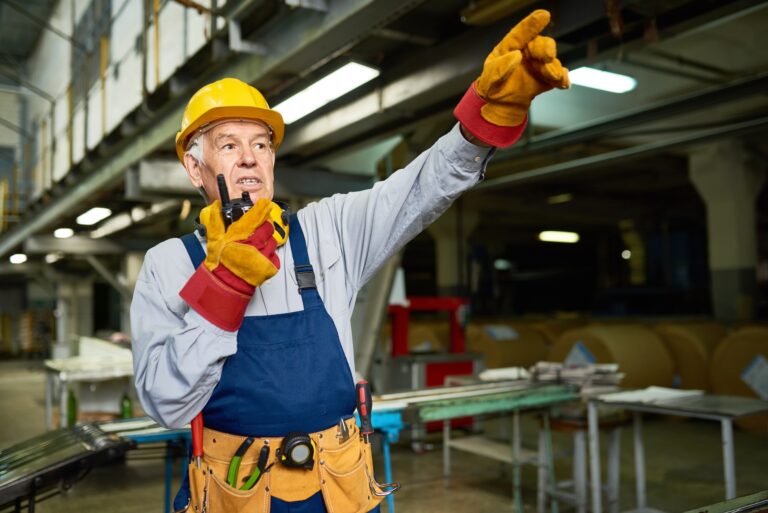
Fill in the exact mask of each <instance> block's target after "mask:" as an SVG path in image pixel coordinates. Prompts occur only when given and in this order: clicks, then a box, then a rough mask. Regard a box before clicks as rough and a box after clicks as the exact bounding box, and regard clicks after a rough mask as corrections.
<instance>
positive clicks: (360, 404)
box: [355, 379, 373, 442]
mask: <svg viewBox="0 0 768 513" xmlns="http://www.w3.org/2000/svg"><path fill="white" fill-rule="evenodd" d="M355 395H356V396H357V413H358V414H359V415H360V434H361V435H363V437H364V438H365V441H366V442H367V441H368V436H369V435H372V434H373V425H372V424H371V407H372V403H373V401H372V400H371V385H369V384H368V382H367V381H365V380H364V379H361V380H360V381H358V382H357V385H356V386H355Z"/></svg>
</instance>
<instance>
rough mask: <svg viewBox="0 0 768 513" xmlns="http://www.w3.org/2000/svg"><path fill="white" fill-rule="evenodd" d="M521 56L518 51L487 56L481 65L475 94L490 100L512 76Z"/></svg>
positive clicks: (521, 58)
mask: <svg viewBox="0 0 768 513" xmlns="http://www.w3.org/2000/svg"><path fill="white" fill-rule="evenodd" d="M522 60H523V54H522V53H521V52H520V51H519V50H514V51H512V52H509V53H506V54H504V55H501V56H498V57H493V56H490V55H489V56H488V58H487V59H486V60H485V64H484V65H483V73H482V74H481V75H480V78H479V79H478V80H477V92H478V93H479V94H480V96H482V97H483V98H490V97H492V96H493V94H494V93H495V92H497V90H498V89H499V88H500V87H501V86H502V85H503V84H504V83H505V82H506V81H507V80H508V79H509V77H511V76H512V74H513V73H514V72H515V70H516V69H517V67H518V66H519V65H520V62H521V61H522Z"/></svg>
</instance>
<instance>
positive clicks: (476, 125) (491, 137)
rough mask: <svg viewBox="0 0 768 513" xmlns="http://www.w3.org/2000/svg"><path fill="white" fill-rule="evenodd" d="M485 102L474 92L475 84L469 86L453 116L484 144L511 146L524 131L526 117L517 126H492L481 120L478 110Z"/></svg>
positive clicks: (500, 146)
mask: <svg viewBox="0 0 768 513" xmlns="http://www.w3.org/2000/svg"><path fill="white" fill-rule="evenodd" d="M486 103H488V102H486V101H485V100H483V99H482V98H480V95H479V94H477V91H476V90H475V83H474V82H473V83H472V85H470V86H469V89H467V92H466V93H464V97H463V98H462V99H461V101H460V102H459V104H458V105H456V108H455V109H453V115H454V116H456V119H458V120H459V121H460V122H461V124H462V125H464V128H466V129H467V130H469V131H470V132H471V133H472V135H474V136H475V137H477V138H478V139H479V140H481V141H482V142H484V143H485V144H490V145H491V146H495V147H497V148H506V147H507V146H512V145H513V144H514V143H515V142H516V141H517V140H518V139H520V136H521V135H523V132H524V131H525V125H527V124H528V116H526V117H525V120H524V121H523V122H522V123H520V124H519V125H517V126H500V125H494V124H493V123H490V122H488V121H486V120H485V118H483V116H482V115H481V114H480V109H481V108H482V107H483V105H485V104H486Z"/></svg>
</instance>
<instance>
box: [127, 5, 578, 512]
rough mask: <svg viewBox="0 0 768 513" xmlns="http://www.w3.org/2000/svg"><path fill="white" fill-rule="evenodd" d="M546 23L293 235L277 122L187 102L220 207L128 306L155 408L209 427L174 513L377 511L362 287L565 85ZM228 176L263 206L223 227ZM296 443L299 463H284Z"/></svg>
mask: <svg viewBox="0 0 768 513" xmlns="http://www.w3.org/2000/svg"><path fill="white" fill-rule="evenodd" d="M548 23H549V13H548V12H546V11H542V10H539V11H535V12H534V13H532V14H531V15H530V16H528V17H527V18H526V19H525V20H523V21H522V22H520V23H519V24H518V25H517V26H516V27H514V28H513V29H512V30H511V31H510V32H509V34H507V36H506V37H505V38H504V39H503V40H502V41H501V43H499V45H498V46H497V47H496V48H495V49H494V50H493V52H492V53H491V54H490V55H489V56H488V58H487V59H486V61H485V65H484V67H483V72H482V74H481V76H480V77H479V78H478V79H477V80H476V81H475V82H474V83H473V84H472V85H471V86H470V88H469V90H468V91H467V93H466V95H465V96H464V98H463V99H462V100H461V102H460V103H459V105H458V106H457V108H456V110H455V115H456V117H457V118H458V119H459V121H460V123H459V124H457V125H456V126H455V127H454V128H453V130H451V131H450V132H449V133H448V134H446V135H445V136H443V137H442V138H440V139H439V140H438V141H437V142H436V143H435V145H434V146H433V147H432V148H430V149H429V150H427V151H425V152H424V153H422V154H421V155H420V156H419V157H417V158H416V159H415V160H414V161H413V162H411V163H410V164H409V165H408V166H407V167H406V168H405V169H403V170H400V171H399V172H396V173H394V174H393V175H392V176H390V177H389V178H388V179H387V180H385V181H383V182H379V183H377V184H376V185H375V186H374V187H373V188H371V189H370V190H366V191H361V192H355V193H350V194H343V195H335V196H333V197H331V198H326V199H323V200H321V201H319V202H316V203H312V204H310V205H308V206H306V207H305V208H303V209H301V210H299V212H297V213H296V214H295V215H292V216H291V217H290V222H289V223H288V224H287V225H286V224H285V223H284V222H282V221H281V220H280V217H279V216H275V215H274V212H275V210H274V209H275V206H274V204H273V203H272V202H271V200H272V196H273V193H274V174H273V167H274V163H275V153H276V151H277V150H278V149H279V147H280V143H281V142H282V140H283V134H284V125H283V121H282V118H281V116H280V115H279V113H277V112H276V111H273V110H271V109H269V106H268V105H267V102H266V101H265V100H264V98H263V97H262V96H261V94H260V93H259V92H258V91H257V90H256V89H254V88H252V87H250V86H249V85H247V84H244V83H242V82H240V81H238V80H235V79H224V80H220V81H218V82H215V83H213V84H210V85H208V86H205V87H204V88H202V89H201V90H200V91H198V92H197V93H196V94H195V95H194V96H193V97H192V98H191V99H190V102H189V104H188V106H187V109H186V111H185V115H184V119H183V120H182V125H181V131H180V132H179V133H178V134H177V137H176V147H177V152H178V155H179V159H180V160H181V161H182V163H183V164H184V167H185V169H186V171H187V173H188V175H189V178H190V180H191V182H192V183H193V184H194V185H195V186H196V187H198V188H200V189H201V191H202V192H203V193H204V195H205V196H206V197H207V198H208V199H209V200H211V203H210V204H209V205H208V206H207V207H205V208H204V209H203V210H202V212H201V214H200V226H199V228H198V230H197V231H196V233H195V234H194V235H192V234H190V235H188V236H185V237H183V238H182V239H170V240H168V241H165V242H163V243H162V244H159V245H158V246H156V247H155V248H152V249H151V250H150V251H149V252H148V253H147V255H146V259H145V261H144V266H143V268H142V271H141V274H140V276H139V279H138V282H137V284H136V289H135V292H134V300H133V304H132V308H131V315H132V321H133V336H134V343H133V351H134V366H135V374H136V387H137V391H138V395H139V398H140V399H141V402H142V404H143V406H144V408H145V410H146V411H147V412H148V413H149V414H150V415H151V416H152V417H153V418H154V419H156V420H157V421H158V422H160V423H161V424H163V425H166V426H172V427H181V426H183V425H185V424H187V423H188V422H190V421H193V419H195V421H194V422H193V435H194V432H195V427H196V426H199V425H200V423H201V422H204V424H205V429H204V431H203V432H202V435H200V433H199V432H198V433H197V435H196V436H193V440H194V441H193V445H195V447H193V456H196V457H197V458H193V461H192V463H191V464H190V470H189V475H188V478H189V479H188V481H189V482H188V483H185V484H184V486H183V487H182V490H181V491H180V492H179V495H178V496H177V498H176V501H175V508H176V509H177V510H179V511H186V510H187V509H189V511H197V512H201V511H210V512H212V513H216V512H219V511H245V510H246V509H247V510H249V511H270V510H271V511H272V512H273V513H274V512H278V513H279V512H283V511H293V512H299V511H301V512H325V511H330V512H336V513H363V512H366V511H373V510H377V509H378V503H379V502H380V500H381V496H382V495H383V491H382V489H381V488H380V487H379V485H378V484H377V483H376V482H375V480H374V479H373V470H372V465H371V456H370V447H369V446H368V444H365V443H363V442H362V441H361V439H360V436H359V434H358V432H357V430H356V426H355V425H354V417H352V414H353V411H354V408H355V394H354V382H353V378H352V376H353V372H354V358H353V346H352V338H351V327H350V316H351V313H352V308H353V306H354V304H355V298H356V295H357V292H358V291H359V290H360V288H361V287H362V285H363V284H364V283H365V282H366V281H367V280H368V279H369V278H370V277H371V276H372V275H373V274H374V273H375V272H376V271H377V269H378V268H379V267H380V266H381V265H382V264H383V263H384V262H385V261H386V260H387V259H388V258H389V257H390V256H391V255H392V254H394V253H395V252H396V251H398V250H399V249H400V248H401V247H402V246H403V245H404V244H405V243H407V242H408V241H409V240H410V239H412V238H413V237H414V236H415V235H416V234H418V233H419V232H420V231H422V230H423V229H424V228H426V226H427V225H429V224H430V223H431V222H432V221H434V220H435V219H436V218H437V217H438V216H439V215H440V214H442V213H443V212H444V211H445V210H446V209H447V208H448V207H449V206H450V205H451V203H452V202H453V200H454V199H455V198H456V197H458V196H459V195H460V194H461V193H462V192H463V191H465V190H467V189H469V188H470V187H472V186H473V185H474V184H476V183H477V182H478V181H480V180H481V179H482V177H483V173H484V169H485V166H486V164H487V162H488V159H489V158H490V156H491V155H492V154H493V151H494V149H493V148H494V147H503V146H508V145H510V144H512V143H514V141H515V140H517V138H519V136H520V135H521V133H522V131H523V129H524V127H525V122H526V115H527V110H528V107H529V105H530V102H531V101H532V99H533V98H534V97H535V96H536V95H538V94H540V93H541V92H544V91H547V90H549V89H552V88H553V87H558V88H566V87H568V85H569V82H568V74H567V70H566V69H565V68H563V67H562V66H561V64H560V62H559V61H558V60H557V59H556V57H555V53H556V49H555V42H554V40H552V39H551V38H547V37H542V36H540V35H539V33H540V32H541V31H542V30H543V29H544V28H545V27H546V26H547V25H548ZM217 175H222V176H223V178H224V181H225V182H226V185H227V189H228V191H229V195H230V198H240V197H242V193H244V192H247V193H248V195H249V196H250V198H251V200H252V201H253V202H254V206H253V207H252V208H251V209H250V210H248V212H246V213H245V214H244V215H243V216H242V217H241V218H240V219H239V220H236V221H234V222H233V223H232V224H231V225H230V226H229V227H228V228H225V225H224V221H223V218H222V215H221V203H220V201H219V188H218V186H217V182H216V177H217ZM276 230H277V232H276ZM285 232H287V239H288V240H287V242H286V238H285V237H284V236H283V235H284V234H285ZM200 412H202V414H201V415H200ZM345 426H346V429H347V430H349V431H350V436H349V438H346V437H345V436H344V431H345V429H344V427H345ZM195 442H197V443H195ZM199 442H202V447H200V443H199ZM291 444H299V445H291ZM301 444H304V445H301ZM297 446H298V447H301V448H302V451H304V452H301V451H299V452H298V453H296V452H293V453H291V452H290V451H291V450H292V449H291V448H292V447H297ZM289 453H290V454H289ZM295 454H304V455H307V454H308V455H309V458H308V460H307V461H303V462H296V461H293V459H292V458H293V456H294V455H295ZM259 460H261V461H259Z"/></svg>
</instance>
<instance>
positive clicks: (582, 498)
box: [573, 431, 587, 513]
mask: <svg viewBox="0 0 768 513" xmlns="http://www.w3.org/2000/svg"><path fill="white" fill-rule="evenodd" d="M585 435H586V433H584V431H576V432H575V433H574V434H573V492H574V494H575V495H576V513H587V472H586V468H587V443H586V440H585V438H586V436H585Z"/></svg>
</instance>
